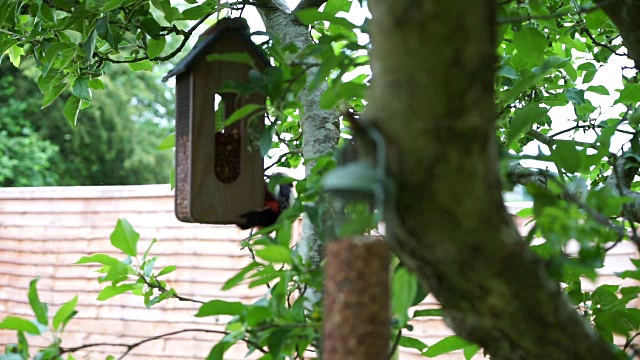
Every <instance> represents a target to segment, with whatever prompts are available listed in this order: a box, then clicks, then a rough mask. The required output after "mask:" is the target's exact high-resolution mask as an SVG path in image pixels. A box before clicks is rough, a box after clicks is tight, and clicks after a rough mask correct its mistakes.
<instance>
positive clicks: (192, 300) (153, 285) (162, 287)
mask: <svg viewBox="0 0 640 360" xmlns="http://www.w3.org/2000/svg"><path fill="white" fill-rule="evenodd" d="M138 275H139V277H140V278H141V279H142V280H143V281H144V283H145V284H146V285H147V286H148V287H150V288H152V289H157V290H158V291H160V292H161V293H166V292H168V291H169V290H167V289H166V288H165V287H164V286H161V285H160V282H159V281H158V279H156V282H157V284H152V283H150V282H149V281H148V280H147V278H146V277H144V276H143V275H142V274H138ZM171 297H172V298H174V299H178V300H180V301H187V302H193V303H197V304H204V303H206V302H205V301H202V300H196V299H192V298H188V297H184V296H180V295H178V294H177V293H175V294H173V295H172V296H171Z"/></svg>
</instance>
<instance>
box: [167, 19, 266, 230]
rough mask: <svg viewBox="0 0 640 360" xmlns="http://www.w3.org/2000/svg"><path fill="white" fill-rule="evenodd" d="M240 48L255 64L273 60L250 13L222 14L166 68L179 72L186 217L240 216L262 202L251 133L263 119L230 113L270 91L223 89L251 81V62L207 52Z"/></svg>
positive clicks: (180, 194) (179, 188)
mask: <svg viewBox="0 0 640 360" xmlns="http://www.w3.org/2000/svg"><path fill="white" fill-rule="evenodd" d="M238 53H243V54H247V55H249V56H250V57H251V58H252V59H253V60H254V63H255V67H253V69H255V70H258V71H264V69H265V68H266V67H267V66H269V61H268V60H267V58H266V56H265V55H264V53H263V52H262V49H261V48H259V47H258V46H257V45H255V44H254V43H253V42H252V41H251V38H250V35H249V27H248V25H247V22H246V21H245V20H244V19H242V18H225V19H220V20H219V21H218V22H217V23H216V24H215V25H214V26H212V27H211V28H209V29H208V30H207V31H206V32H205V33H204V34H203V35H202V36H200V39H199V40H198V43H197V44H196V45H195V47H194V48H193V50H191V52H189V54H187V55H186V56H185V57H184V58H183V59H182V60H181V61H180V62H179V63H178V65H176V67H175V68H174V69H173V70H172V71H171V72H169V74H167V76H165V80H167V79H169V78H171V77H173V76H175V77H176V176H175V186H176V199H175V200H176V204H175V212H176V217H177V218H178V220H180V221H184V222H197V223H204V224H242V223H244V221H245V219H242V218H241V217H240V215H241V214H245V213H247V212H249V211H251V210H254V209H258V208H261V207H263V205H264V199H265V186H264V177H263V172H264V163H263V158H262V155H261V154H260V151H259V150H255V147H254V146H251V144H250V140H249V136H248V134H251V133H256V132H261V131H262V130H263V129H264V123H263V122H261V121H254V122H252V123H251V124H249V120H248V118H243V119H240V120H238V121H236V122H233V123H231V124H227V123H226V119H228V118H229V116H230V115H231V114H233V113H234V112H235V111H236V110H237V109H240V108H241V107H243V106H245V105H247V104H256V105H261V106H262V107H264V106H265V102H266V98H265V96H264V95H262V94H259V93H251V94H248V95H236V94H233V93H228V92H225V91H223V88H224V86H225V84H226V83H228V82H230V81H232V82H237V83H249V82H250V81H249V70H251V69H252V67H251V66H249V65H248V64H245V63H239V62H233V61H209V60H207V57H209V56H211V55H220V54H238ZM249 126H251V127H252V128H251V129H249Z"/></svg>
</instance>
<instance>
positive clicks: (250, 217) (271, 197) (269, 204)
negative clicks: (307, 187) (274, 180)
mask: <svg viewBox="0 0 640 360" xmlns="http://www.w3.org/2000/svg"><path fill="white" fill-rule="evenodd" d="M264 194H265V195H264V205H265V206H264V207H263V208H262V209H259V210H252V211H249V212H246V213H244V214H241V215H240V217H241V218H243V219H244V220H245V221H244V222H243V223H241V224H238V227H240V228H241V229H243V230H246V229H250V228H253V227H260V228H262V227H267V226H271V225H273V224H275V222H276V220H278V216H280V214H281V213H282V212H283V211H284V210H286V209H288V208H289V206H291V204H292V203H293V201H294V200H295V196H294V192H293V184H290V183H289V184H278V185H276V186H275V188H274V193H273V194H272V193H271V192H270V191H269V189H268V188H267V186H266V184H265V192H264Z"/></svg>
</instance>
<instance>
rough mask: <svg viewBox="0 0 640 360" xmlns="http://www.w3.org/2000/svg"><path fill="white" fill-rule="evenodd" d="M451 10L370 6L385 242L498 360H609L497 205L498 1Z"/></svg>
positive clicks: (372, 99) (450, 6) (372, 97)
mask: <svg viewBox="0 0 640 360" xmlns="http://www.w3.org/2000/svg"><path fill="white" fill-rule="evenodd" d="M454 3H455V2H451V1H450V0H431V1H428V2H421V1H412V0H396V1H393V2H390V1H386V0H370V1H369V8H370V10H371V13H372V15H373V19H374V20H373V21H372V22H371V32H370V35H371V40H372V47H371V48H372V50H371V67H372V68H373V69H374V78H375V81H373V82H372V84H371V91H370V92H369V99H368V105H367V110H366V111H367V113H366V114H365V116H367V118H368V119H369V121H372V122H373V123H374V126H376V127H377V128H378V129H379V130H380V132H382V133H383V134H384V135H385V139H386V142H387V146H386V148H387V157H388V159H391V160H390V161H389V164H388V171H389V174H390V177H391V178H392V180H393V181H394V183H395V187H396V188H397V189H398V191H397V192H396V194H395V197H394V198H390V199H389V200H388V204H386V206H385V209H387V212H385V220H386V223H387V238H388V239H389V241H390V242H391V243H392V244H393V245H394V247H395V249H396V252H397V254H398V257H399V258H400V259H401V261H402V262H403V263H404V264H406V265H407V266H408V267H409V268H411V269H412V270H413V271H414V272H415V273H416V275H417V276H418V278H419V279H421V281H423V282H425V283H427V284H428V286H429V289H431V291H432V293H433V294H434V296H435V297H436V298H437V299H438V300H439V301H440V303H441V304H442V307H443V310H444V314H445V319H446V320H447V323H448V325H450V326H451V328H452V329H453V330H454V331H455V332H456V334H458V335H459V336H462V337H464V338H467V339H469V340H471V341H473V342H475V343H477V344H479V345H481V346H482V347H483V348H484V349H485V350H486V351H487V353H489V354H490V355H491V358H492V359H493V360H506V359H509V360H514V359H517V360H534V359H536V360H537V359H545V360H574V359H575V360H587V359H590V360H612V359H615V355H614V353H613V350H612V349H611V345H610V344H608V343H607V342H605V341H604V340H602V339H601V338H600V337H599V336H598V334H596V332H595V331H594V330H593V329H592V328H591V327H590V326H589V324H588V323H587V322H586V321H585V319H584V318H582V317H581V316H580V315H579V314H578V313H577V312H576V311H575V310H574V308H573V306H572V305H571V304H570V303H569V301H568V300H567V298H566V296H565V295H564V294H563V293H562V291H561V289H560V287H559V285H558V283H557V282H555V281H553V280H551V278H550V276H549V274H548V273H547V272H546V270H545V264H544V262H543V261H542V260H541V259H539V258H538V257H536V256H535V255H534V254H533V252H532V251H531V249H530V248H529V247H528V244H527V243H526V242H525V241H523V240H522V238H521V236H520V234H519V233H518V232H517V230H516V228H515V226H514V225H513V221H512V219H511V217H510V215H509V214H508V212H507V211H506V209H505V208H504V203H503V199H502V196H501V182H500V178H499V174H498V171H497V169H498V168H499V164H498V155H497V154H499V152H498V149H497V144H496V139H495V138H496V137H495V105H494V104H495V101H494V99H493V94H494V77H495V73H494V70H493V69H495V63H496V56H495V48H496V46H495V40H496V34H495V32H494V28H493V26H492V25H494V24H495V23H496V19H495V8H494V7H495V1H484V0H474V1H466V2H464V6H463V5H460V4H457V3H456V4H454ZM398 24H402V26H398ZM458 59H459V61H458ZM465 59H466V60H465ZM452 61H456V66H442V64H448V63H451V62H452ZM460 73H462V74H465V76H464V77H460V76H458V75H456V74H460ZM452 78H455V79H456V81H451V79H452ZM460 94H463V95H462V96H463V98H464V100H463V101H460V100H459V99H460V96H461V95H460ZM576 339H580V341H576Z"/></svg>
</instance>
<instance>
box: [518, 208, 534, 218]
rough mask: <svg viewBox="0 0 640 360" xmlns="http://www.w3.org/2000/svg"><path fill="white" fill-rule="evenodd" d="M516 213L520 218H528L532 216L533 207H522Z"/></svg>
mask: <svg viewBox="0 0 640 360" xmlns="http://www.w3.org/2000/svg"><path fill="white" fill-rule="evenodd" d="M516 215H518V216H519V217H521V218H530V217H532V216H533V208H526V209H522V210H520V211H518V212H517V213H516Z"/></svg>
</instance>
